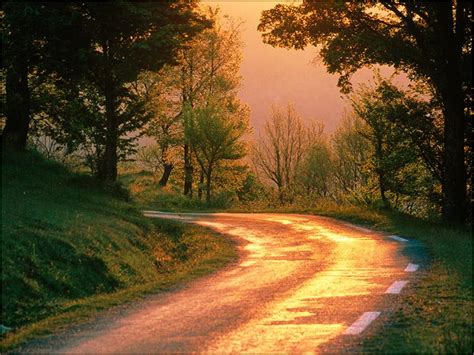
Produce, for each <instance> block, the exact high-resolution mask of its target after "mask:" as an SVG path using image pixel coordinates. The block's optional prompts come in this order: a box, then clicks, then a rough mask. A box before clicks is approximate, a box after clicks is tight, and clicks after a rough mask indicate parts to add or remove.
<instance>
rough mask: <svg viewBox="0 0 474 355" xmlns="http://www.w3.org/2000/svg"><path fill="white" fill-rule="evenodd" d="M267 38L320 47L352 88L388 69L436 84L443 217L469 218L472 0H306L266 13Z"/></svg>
mask: <svg viewBox="0 0 474 355" xmlns="http://www.w3.org/2000/svg"><path fill="white" fill-rule="evenodd" d="M259 30H260V31H262V32H263V37H264V41H265V42H266V43H269V44H271V45H274V46H282V47H286V48H296V49H302V48H304V47H306V46H308V45H314V46H318V47H319V48H320V55H321V57H322V59H323V62H324V64H325V65H326V67H327V69H328V71H329V72H330V73H338V74H339V75H340V79H339V85H340V87H341V89H342V90H343V91H345V92H348V91H350V89H351V88H350V82H349V79H350V77H351V75H352V74H353V73H354V72H355V71H357V70H358V69H359V68H361V67H364V66H371V65H374V64H386V65H391V66H394V67H395V68H397V69H399V70H402V71H404V72H406V73H407V74H408V75H409V77H410V78H412V79H415V80H421V81H424V82H425V83H427V84H428V85H429V87H430V88H431V91H432V96H433V97H434V98H435V100H437V102H439V105H440V108H441V110H442V113H443V115H442V117H443V145H442V151H443V157H442V178H441V181H442V192H443V211H442V212H443V216H444V218H445V219H446V220H447V221H451V222H464V221H465V219H466V215H467V211H468V209H467V185H468V178H467V174H466V170H467V169H466V165H467V162H466V160H467V157H466V154H465V151H466V150H468V149H469V148H468V147H469V145H470V138H471V136H470V129H469V127H468V126H469V124H470V123H469V117H470V103H471V87H472V71H471V70H472V32H471V31H472V3H471V2H466V1H439V2H428V1H426V2H421V1H416V2H413V1H395V2H392V1H383V2H379V1H364V2H359V1H352V2H333V1H303V3H302V4H298V5H276V6H275V7H274V8H273V9H270V10H267V11H264V12H263V14H262V18H261V21H260V25H259Z"/></svg>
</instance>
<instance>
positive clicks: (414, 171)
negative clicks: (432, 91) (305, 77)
mask: <svg viewBox="0 0 474 355" xmlns="http://www.w3.org/2000/svg"><path fill="white" fill-rule="evenodd" d="M375 79H376V80H375V82H374V83H373V85H363V86H361V87H360V88H359V89H358V90H356V92H355V93H353V94H352V95H350V102H351V105H352V111H351V112H350V113H349V112H348V113H347V114H346V115H345V116H344V117H343V119H342V121H341V124H340V126H339V127H338V128H337V130H336V131H335V132H334V133H333V134H332V135H331V136H327V135H326V134H325V133H324V129H323V128H324V127H323V125H322V124H320V123H318V122H316V121H313V122H311V121H308V120H303V119H302V118H301V117H300V116H299V115H298V114H297V112H296V111H295V110H294V108H293V107H292V105H288V106H286V107H279V106H274V107H272V110H271V116H270V117H269V119H268V120H267V122H266V124H265V126H264V129H263V131H262V132H261V135H260V137H259V138H258V140H257V142H256V144H255V146H254V149H253V152H252V158H253V162H254V164H255V167H256V171H257V172H258V174H259V176H260V177H262V178H263V179H262V180H263V181H267V182H269V183H271V185H273V186H274V187H275V188H276V198H277V199H278V202H279V203H280V204H285V203H298V204H305V205H307V204H308V203H309V204H310V205H318V204H319V203H320V202H322V201H325V200H333V201H336V202H350V203H355V204H362V205H378V204H379V203H380V202H381V203H382V206H383V207H389V208H395V209H397V210H401V211H403V212H406V213H410V214H413V215H417V216H423V217H428V216H433V215H438V212H439V206H440V198H439V195H440V193H439V192H440V183H441V178H440V171H439V160H440V159H441V154H440V146H441V144H442V139H441V138H442V135H441V134H440V126H439V119H440V114H439V112H438V109H437V108H436V106H435V105H433V104H432V103H431V102H430V101H429V100H427V98H426V97H425V96H424V95H422V93H423V91H422V92H421V93H420V92H419V88H417V89H416V90H414V89H412V90H408V91H402V90H400V89H399V88H397V87H396V86H394V85H393V84H392V83H391V82H390V80H389V79H383V78H381V77H380V76H379V75H376V77H375Z"/></svg>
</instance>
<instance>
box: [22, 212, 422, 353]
mask: <svg viewBox="0 0 474 355" xmlns="http://www.w3.org/2000/svg"><path fill="white" fill-rule="evenodd" d="M145 214H146V215H147V216H149V217H154V218H168V219H174V220H181V221H184V222H192V223H197V224H200V225H202V226H207V227H210V228H213V229H215V230H217V231H219V232H221V233H224V234H226V235H228V236H229V237H231V238H232V239H234V240H235V241H236V243H237V247H238V248H239V250H240V253H241V257H240V260H239V261H238V262H237V263H236V264H233V265H230V266H228V267H227V268H225V269H223V270H221V271H219V272H216V273H214V274H212V275H210V276H207V277H204V278H202V279H200V280H197V281H194V282H190V283H189V284H187V285H185V286H184V287H181V288H180V289H177V290H174V291H169V292H164V293H161V294H158V295H154V296H151V297H149V298H147V299H146V300H144V301H139V302H137V303H135V304H134V305H132V306H127V307H117V308H116V309H112V310H111V311H108V312H105V313H104V314H103V315H101V316H99V317H98V318H97V319H95V320H94V321H93V322H89V323H88V324H85V325H82V326H79V327H76V329H71V330H69V331H66V332H65V333H63V334H59V335H56V336H53V337H50V338H48V339H43V340H38V341H35V342H32V343H30V344H29V345H27V346H26V347H24V348H23V349H21V351H25V352H31V351H33V352H66V353H157V352H181V353H183V352H184V353H189V352H197V353H200V352H205V353H206V352H207V353H229V352H233V353H239V352H250V353H262V352H298V353H299V352H315V353H317V352H345V351H350V350H351V349H354V347H355V346H357V343H358V341H360V337H362V336H364V334H366V333H367V332H370V331H371V330H372V331H373V330H374V329H377V326H378V323H380V322H383V317H378V315H379V314H380V313H383V311H384V310H385V309H391V308H393V307H394V305H396V303H397V302H402V297H403V286H405V285H406V281H408V282H410V280H411V278H413V277H414V276H413V273H408V272H407V271H406V270H410V267H408V269H407V265H408V264H409V263H410V262H413V260H410V258H409V257H407V256H406V254H404V253H402V251H403V248H404V246H403V242H400V241H398V240H393V239H390V238H388V237H387V236H384V235H381V234H379V233H375V232H372V231H369V230H366V229H363V228H359V227H356V226H352V225H349V224H346V223H343V222H339V221H336V220H333V219H329V218H324V217H316V216H303V215H288V214H229V213H217V214H171V213H160V212H153V211H146V212H145ZM397 282H398V283H397ZM400 282H401V283H400ZM404 282H405V283H404ZM394 283H395V284H394ZM397 287H402V289H400V290H399V292H398V293H397V292H395V293H393V294H392V293H391V292H388V290H389V289H396V288H397ZM386 292H387V293H386ZM377 313H379V314H377ZM361 316H362V319H360V318H361ZM367 320H369V321H370V322H369V323H368V324H365V323H364V322H366V321H367ZM355 322H356V323H355ZM364 325H365V327H367V330H365V328H364ZM351 326H352V327H351ZM349 328H350V329H349Z"/></svg>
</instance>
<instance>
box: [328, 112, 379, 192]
mask: <svg viewBox="0 0 474 355" xmlns="http://www.w3.org/2000/svg"><path fill="white" fill-rule="evenodd" d="M365 130H366V126H365V124H364V122H363V121H362V120H361V119H360V118H359V117H357V116H355V115H349V114H347V115H346V116H344V117H343V119H342V121H341V124H340V126H339V127H338V128H337V130H336V131H335V132H334V134H333V136H332V142H331V147H332V150H333V153H334V158H333V176H334V185H335V189H336V191H337V192H338V194H342V195H351V194H354V192H356V191H357V190H360V189H361V188H362V187H364V186H367V184H368V181H369V173H368V171H367V170H368V169H367V162H368V161H369V156H370V144H369V142H368V141H367V140H366V139H365V138H364V137H362V136H361V135H360V132H364V131H365Z"/></svg>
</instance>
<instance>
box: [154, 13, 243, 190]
mask: <svg viewBox="0 0 474 355" xmlns="http://www.w3.org/2000/svg"><path fill="white" fill-rule="evenodd" d="M205 13H206V14H207V16H208V17H209V18H211V19H212V20H213V22H214V25H213V27H212V28H210V29H207V30H205V31H203V32H202V33H201V34H200V35H199V36H196V37H195V38H194V39H193V40H192V41H191V42H190V43H189V45H188V46H187V47H186V48H184V49H182V50H180V51H179V54H178V57H177V63H178V64H177V65H175V66H165V67H164V68H163V69H162V70H161V71H160V73H159V74H158V75H157V80H156V86H157V88H158V90H156V92H157V93H158V94H159V95H157V96H154V98H152V104H153V105H155V112H156V116H155V117H156V118H155V119H153V120H152V122H151V124H150V128H151V130H153V131H154V132H155V133H157V132H158V133H160V134H159V137H160V138H159V139H163V137H164V136H165V135H166V132H164V131H163V130H161V131H160V129H157V128H158V127H160V126H163V124H165V126H168V127H170V130H171V132H172V133H171V136H174V137H177V136H178V135H179V131H181V133H182V131H183V124H184V120H183V112H184V109H185V107H188V106H189V107H191V108H192V107H204V106H206V105H208V104H209V102H211V101H216V100H219V98H220V99H222V98H223V97H226V96H228V95H236V90H237V88H238V85H239V83H240V75H239V66H240V61H241V51H240V47H241V40H240V23H239V22H236V21H234V20H233V19H232V18H225V20H224V21H219V20H218V15H219V10H218V9H212V8H211V7H208V8H207V10H206V12H205ZM163 133H165V134H164V135H163ZM151 135H152V136H155V137H158V136H156V135H155V134H154V133H152V134H151ZM181 136H182V134H181ZM172 141H173V142H176V140H174V139H172ZM181 144H182V148H183V161H184V189H183V192H184V195H186V196H190V197H191V196H192V194H193V173H194V166H193V159H192V149H191V147H190V146H189V144H188V142H187V141H186V140H185V139H184V137H182V139H181Z"/></svg>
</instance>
